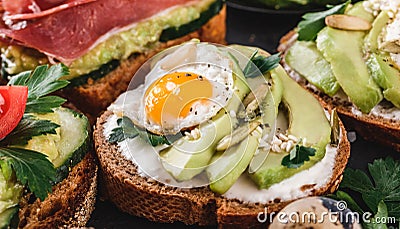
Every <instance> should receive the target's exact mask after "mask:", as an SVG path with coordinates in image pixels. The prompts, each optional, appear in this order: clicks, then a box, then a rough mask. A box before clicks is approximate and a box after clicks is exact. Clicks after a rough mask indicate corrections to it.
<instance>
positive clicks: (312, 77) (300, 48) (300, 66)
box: [285, 41, 340, 96]
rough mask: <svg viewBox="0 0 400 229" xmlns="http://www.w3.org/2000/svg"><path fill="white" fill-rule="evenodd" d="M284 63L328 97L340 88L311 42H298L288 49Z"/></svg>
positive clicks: (328, 65)
mask: <svg viewBox="0 0 400 229" xmlns="http://www.w3.org/2000/svg"><path fill="white" fill-rule="evenodd" d="M285 61H286V62H287V63H288V64H289V65H290V66H291V67H292V68H293V69H294V70H295V71H296V72H298V73H299V74H300V75H301V76H303V77H304V78H306V79H307V80H308V81H309V82H310V83H312V84H313V85H315V86H316V87H317V88H318V89H320V90H321V91H323V92H324V93H325V94H327V95H329V96H333V95H335V94H336V92H337V91H338V90H339V88H340V86H339V84H338V82H337V81H336V78H335V75H334V74H333V72H332V70H331V65H330V64H329V62H328V61H326V60H325V59H324V57H323V56H322V54H321V52H320V51H318V49H317V46H316V45H315V43H314V42H312V41H298V42H296V43H295V44H293V46H292V47H291V48H290V49H289V51H288V53H287V54H286V57H285Z"/></svg>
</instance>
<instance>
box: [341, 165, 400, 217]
mask: <svg viewBox="0 0 400 229" xmlns="http://www.w3.org/2000/svg"><path fill="white" fill-rule="evenodd" d="M368 170H369V173H370V175H371V177H372V180H373V181H371V179H370V178H369V177H368V175H367V174H366V173H365V172H363V171H361V170H354V169H351V168H347V169H346V170H345V172H344V177H343V181H342V183H341V184H340V188H349V189H351V190H353V191H356V192H359V193H360V194H361V195H362V199H363V200H364V202H365V204H366V205H367V207H368V208H369V209H371V210H372V211H373V212H374V213H375V214H376V213H378V212H379V205H380V202H381V201H383V202H384V203H385V205H386V206H387V211H388V215H389V216H392V217H395V218H396V219H397V221H398V222H399V221H400V163H399V162H397V161H394V160H393V159H392V158H386V159H377V160H375V161H374V162H373V163H372V164H369V165H368Z"/></svg>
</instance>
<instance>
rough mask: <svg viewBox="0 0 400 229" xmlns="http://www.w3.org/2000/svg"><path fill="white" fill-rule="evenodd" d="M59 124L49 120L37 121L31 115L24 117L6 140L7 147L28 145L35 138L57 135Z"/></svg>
mask: <svg viewBox="0 0 400 229" xmlns="http://www.w3.org/2000/svg"><path fill="white" fill-rule="evenodd" d="M57 127H59V125H58V124H56V123H53V122H51V121H49V120H40V119H35V118H34V117H33V116H31V115H24V117H23V118H22V119H21V121H20V122H19V123H18V125H17V127H15V129H14V130H13V131H12V132H11V133H10V134H8V135H7V137H6V138H4V140H3V141H4V144H7V145H26V144H28V141H29V140H30V139H32V137H34V136H39V135H43V134H56V128H57Z"/></svg>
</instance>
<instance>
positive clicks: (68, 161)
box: [23, 108, 91, 183]
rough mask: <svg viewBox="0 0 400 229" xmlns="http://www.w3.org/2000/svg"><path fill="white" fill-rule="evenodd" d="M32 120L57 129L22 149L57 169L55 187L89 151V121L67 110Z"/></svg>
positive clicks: (63, 109) (36, 138)
mask: <svg viewBox="0 0 400 229" xmlns="http://www.w3.org/2000/svg"><path fill="white" fill-rule="evenodd" d="M34 116H35V117H36V118H38V119H42V120H50V121H52V122H54V123H57V124H58V125H60V127H59V128H57V129H56V132H57V134H48V135H40V136H35V137H33V138H32V139H31V140H29V142H28V144H27V145H25V146H23V148H25V149H30V150H35V151H37V152H41V153H43V154H45V155H47V156H48V158H49V160H50V161H51V162H52V163H53V165H54V167H55V168H56V169H57V171H56V172H57V173H56V181H55V183H58V182H60V181H62V180H63V179H64V178H65V177H67V175H68V172H69V170H70V168H71V167H73V166H74V165H76V164H77V163H78V162H79V161H81V160H82V158H83V157H84V156H85V155H86V153H87V152H88V150H89V149H90V147H91V140H90V137H89V133H90V128H89V121H88V119H87V118H86V116H84V115H82V114H80V113H77V112H75V111H73V110H71V109H68V108H58V109H55V110H54V113H46V114H34Z"/></svg>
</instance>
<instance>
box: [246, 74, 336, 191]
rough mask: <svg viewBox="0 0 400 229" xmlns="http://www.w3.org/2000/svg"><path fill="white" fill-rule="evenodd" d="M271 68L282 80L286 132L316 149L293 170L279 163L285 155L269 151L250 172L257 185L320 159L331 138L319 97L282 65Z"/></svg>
mask: <svg viewBox="0 0 400 229" xmlns="http://www.w3.org/2000/svg"><path fill="white" fill-rule="evenodd" d="M272 71H273V72H276V74H277V75H278V76H279V78H280V80H281V81H282V85H283V96H282V100H283V103H284V104H285V105H286V107H287V109H288V112H289V129H288V133H289V134H292V135H294V136H297V137H299V138H302V139H306V140H307V144H311V146H312V147H313V148H315V149H316V153H315V156H312V157H310V160H309V161H306V162H305V163H304V165H302V166H301V167H299V168H297V169H293V168H287V167H285V166H283V165H281V161H282V159H283V157H285V156H286V155H287V154H284V153H279V154H278V153H273V152H270V154H269V155H268V157H267V159H266V161H265V162H264V164H263V165H262V167H261V168H260V169H259V170H257V171H256V172H255V173H253V174H249V175H250V177H251V179H252V180H253V181H254V182H255V183H256V184H257V185H258V187H259V188H268V187H270V186H271V185H272V184H275V183H279V182H281V181H282V180H284V179H286V178H289V177H291V176H293V175H294V174H296V173H298V172H300V171H303V170H305V169H308V168H310V167H311V166H313V165H314V164H315V163H317V162H318V161H320V160H321V159H322V158H323V157H324V156H325V147H326V145H327V144H328V143H329V141H330V133H331V127H330V124H329V121H328V120H327V118H326V115H325V111H324V109H323V108H322V107H321V105H320V103H319V102H318V100H317V99H315V98H314V96H313V95H311V94H310V93H309V92H307V91H306V90H304V89H303V88H302V87H301V86H300V85H298V84H297V83H296V82H295V81H293V80H292V79H291V78H290V77H289V76H288V75H287V74H286V72H285V70H284V69H283V68H282V67H280V66H279V67H278V68H276V69H274V70H272Z"/></svg>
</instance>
